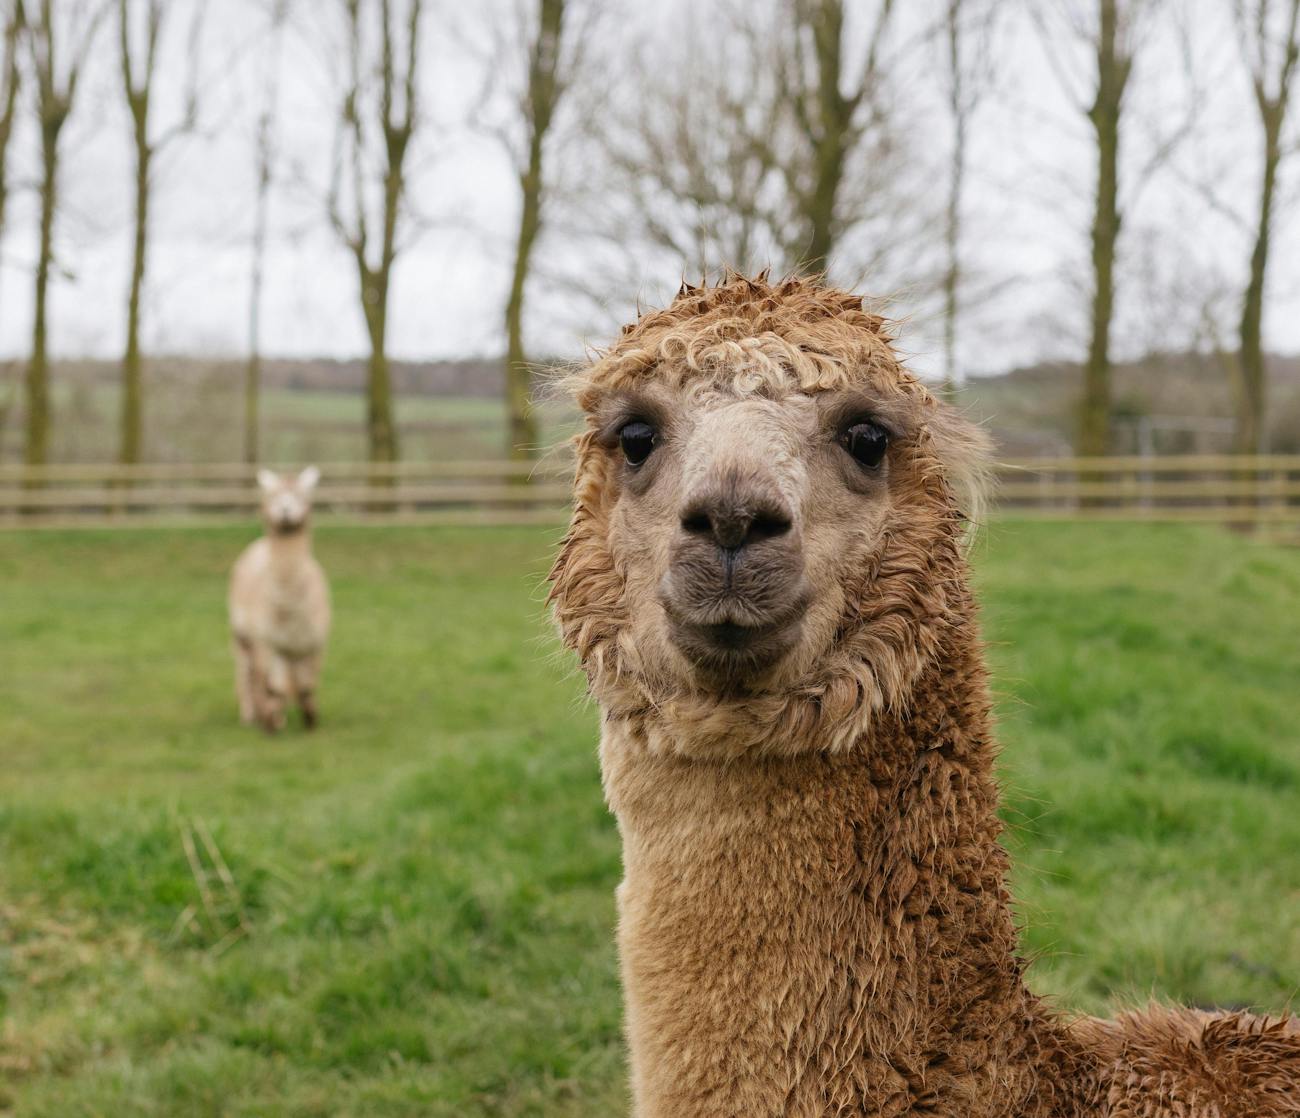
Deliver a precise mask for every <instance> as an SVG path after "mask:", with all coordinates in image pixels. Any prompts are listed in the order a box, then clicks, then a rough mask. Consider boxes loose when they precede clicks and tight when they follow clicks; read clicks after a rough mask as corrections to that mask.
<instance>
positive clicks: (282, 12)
mask: <svg viewBox="0 0 1300 1118" xmlns="http://www.w3.org/2000/svg"><path fill="white" fill-rule="evenodd" d="M288 12H289V0H272V3H271V41H270V46H269V49H268V51H267V63H266V72H265V86H264V87H263V90H262V109H261V112H260V114H259V115H258V118H257V172H256V173H257V197H256V201H255V202H254V205H253V244H252V256H253V260H252V273H251V276H250V279H249V293H248V362H247V364H246V365H245V366H244V461H245V462H250V463H251V462H256V461H258V459H259V457H260V427H261V420H260V416H259V410H260V409H259V404H260V400H261V382H262V285H263V278H264V275H265V269H266V236H267V225H268V221H269V213H270V205H271V181H272V176H273V173H274V161H275V128H276V120H277V117H278V115H279V103H280V65H281V61H280V51H281V47H282V45H283V40H284V25H285V22H286V20H287V18H288Z"/></svg>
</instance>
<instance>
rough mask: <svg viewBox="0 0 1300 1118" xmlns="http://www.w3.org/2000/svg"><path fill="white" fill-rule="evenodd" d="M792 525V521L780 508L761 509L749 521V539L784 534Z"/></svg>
mask: <svg viewBox="0 0 1300 1118" xmlns="http://www.w3.org/2000/svg"><path fill="white" fill-rule="evenodd" d="M793 526H794V521H792V520H791V519H790V517H789V516H788V515H787V514H786V513H785V512H784V511H783V510H781V509H761V510H759V511H758V512H757V513H755V514H754V519H753V520H751V521H750V523H749V538H750V539H770V538H772V537H773V536H784V535H785V534H786V533H787V532H788V531H790V529H791V528H792V527H793Z"/></svg>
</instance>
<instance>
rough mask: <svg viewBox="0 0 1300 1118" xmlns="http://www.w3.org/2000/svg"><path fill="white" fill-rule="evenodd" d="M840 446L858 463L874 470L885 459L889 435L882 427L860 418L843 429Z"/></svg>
mask: <svg viewBox="0 0 1300 1118" xmlns="http://www.w3.org/2000/svg"><path fill="white" fill-rule="evenodd" d="M840 446H842V447H843V448H844V449H845V450H847V451H848V452H849V453H850V454H851V455H853V457H854V458H856V459H857V461H858V462H859V464H861V465H863V466H865V467H866V468H867V469H869V470H874V469H876V468H877V467H878V466H879V465H880V463H881V462H883V461H884V460H885V451H886V450H887V449H889V435H888V433H887V432H886V431H885V429H884V428H883V427H878V426H877V425H876V424H874V423H872V422H870V421H869V420H860V421H859V422H857V423H854V424H852V425H850V426H848V427H846V428H845V429H844V431H843V433H842V434H841V435H840Z"/></svg>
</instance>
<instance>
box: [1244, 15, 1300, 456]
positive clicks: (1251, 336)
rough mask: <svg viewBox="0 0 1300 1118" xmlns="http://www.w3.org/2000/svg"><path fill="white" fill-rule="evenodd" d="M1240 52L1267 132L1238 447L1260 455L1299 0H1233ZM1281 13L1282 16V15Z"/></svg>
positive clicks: (1248, 294) (1298, 49) (1249, 285)
mask: <svg viewBox="0 0 1300 1118" xmlns="http://www.w3.org/2000/svg"><path fill="white" fill-rule="evenodd" d="M1233 14H1234V16H1235V19H1236V24H1237V32H1238V36H1239V38H1240V41H1241V52H1242V57H1243V59H1244V61H1245V64H1246V66H1247V68H1248V70H1249V72H1250V83H1251V90H1252V92H1253V93H1254V97H1255V105H1256V107H1257V108H1258V110H1259V120H1260V125H1261V128H1262V130H1263V133H1264V153H1263V156H1264V157H1263V163H1262V166H1261V169H1260V189H1259V196H1258V197H1259V212H1258V217H1257V221H1256V225H1255V235H1254V244H1253V247H1252V249H1251V254H1250V271H1249V278H1248V280H1247V282H1246V290H1245V294H1244V296H1243V298H1242V301H1241V319H1240V326H1239V328H1238V335H1239V345H1240V350H1239V354H1238V360H1237V373H1238V376H1237V385H1236V387H1237V431H1236V446H1237V449H1238V450H1239V451H1240V452H1242V453H1244V454H1256V453H1258V452H1259V451H1260V450H1261V449H1262V448H1263V443H1264V440H1265V430H1264V411H1265V401H1266V399H1267V377H1266V370H1265V365H1264V338H1263V327H1264V296H1265V283H1266V280H1267V278H1268V258H1269V250H1270V247H1271V244H1270V242H1271V239H1272V230H1273V219H1274V213H1275V207H1276V194H1277V182H1278V171H1279V169H1280V167H1281V165H1282V161H1283V158H1284V156H1285V155H1286V154H1287V152H1286V151H1285V150H1284V148H1283V143H1282V127H1283V125H1284V123H1285V121H1286V114H1287V109H1288V103H1289V101H1290V97H1291V85H1292V80H1293V79H1294V77H1295V75H1296V69H1297V62H1298V61H1300V0H1289V4H1288V3H1287V0H1283V2H1282V4H1281V5H1280V10H1279V8H1278V7H1275V6H1274V4H1273V3H1272V0H1233ZM1279 17H1280V18H1279Z"/></svg>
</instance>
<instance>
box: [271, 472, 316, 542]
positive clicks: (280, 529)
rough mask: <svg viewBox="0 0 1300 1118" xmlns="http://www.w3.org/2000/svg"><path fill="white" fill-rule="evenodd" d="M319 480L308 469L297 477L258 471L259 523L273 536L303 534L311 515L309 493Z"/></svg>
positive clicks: (310, 496) (310, 494)
mask: <svg viewBox="0 0 1300 1118" xmlns="http://www.w3.org/2000/svg"><path fill="white" fill-rule="evenodd" d="M318 481H320V471H319V470H318V469H317V468H316V467H315V466H308V467H307V468H306V469H305V470H303V471H302V472H301V473H299V474H298V475H297V476H296V477H283V476H281V475H280V474H277V473H276V472H275V471H274V470H268V469H261V470H258V471H257V484H258V487H259V488H260V489H261V490H262V523H263V524H265V525H266V530H267V532H268V533H269V534H271V535H274V536H289V535H293V534H294V533H295V532H300V531H302V529H303V528H305V527H306V525H307V518H308V516H309V515H310V514H311V498H312V492H313V491H314V490H315V488H316V483H317V482H318Z"/></svg>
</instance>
